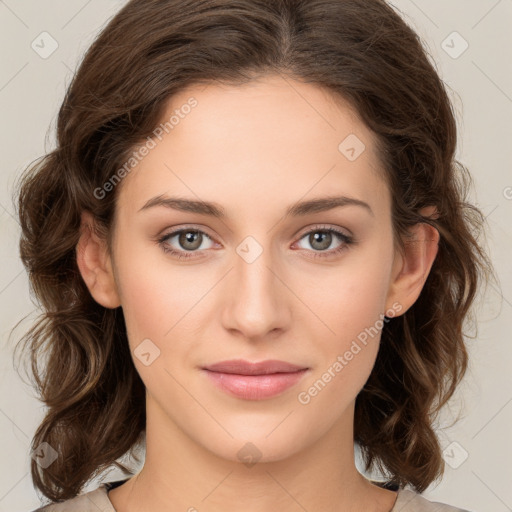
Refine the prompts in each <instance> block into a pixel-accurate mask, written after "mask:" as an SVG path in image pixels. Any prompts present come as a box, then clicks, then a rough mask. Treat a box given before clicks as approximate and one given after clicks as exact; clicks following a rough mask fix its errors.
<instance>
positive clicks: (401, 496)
mask: <svg viewBox="0 0 512 512" xmlns="http://www.w3.org/2000/svg"><path fill="white" fill-rule="evenodd" d="M128 480H129V478H125V479H123V480H114V481H113V482H105V483H103V484H102V485H101V487H100V489H102V491H103V492H104V497H105V499H106V502H107V503H105V505H106V506H108V507H109V508H110V510H108V509H107V510H105V512H117V511H116V509H115V508H114V505H113V503H112V502H111V501H110V498H109V496H108V492H109V491H111V490H112V489H115V488H116V487H119V486H120V485H123V484H124V483H125V482H127V481H128ZM368 481H369V482H370V483H372V484H374V485H377V486H378V487H382V488H384V489H388V490H389V491H393V492H396V494H397V496H396V498H395V502H394V504H393V507H392V508H391V510H389V512H398V510H400V509H401V508H402V507H403V505H405V504H406V503H408V502H409V501H411V499H413V498H414V497H415V496H416V493H414V492H413V491H410V490H408V489H403V488H400V486H399V485H398V484H396V483H394V482H391V481H390V482H381V481H377V480H368ZM398 507H400V509H399V508H398Z"/></svg>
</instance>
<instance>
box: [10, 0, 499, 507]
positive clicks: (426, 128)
mask: <svg viewBox="0 0 512 512" xmlns="http://www.w3.org/2000/svg"><path fill="white" fill-rule="evenodd" d="M270 74H279V75H280V76H282V77H283V78H286V79H294V80H301V81H303V82H309V83H312V84H315V85H316V86H318V87H320V88H323V89H324V90H326V91H328V92H329V93H331V95H332V96H333V97H334V98H342V99H344V100H346V101H348V102H349V104H350V105H351V106H352V107H353V108H354V109H355V111H356V112H357V113H358V114H359V116H360V117H361V119H362V120H363V122H364V123H366V125H367V126H368V127H369V128H370V129H371V130H372V131H373V132H374V134H375V135H376V140H377V145H378V154H379V157H380V163H381V164H382V165H381V167H382V169H381V172H382V176H383V177H384V179H385V180H386V183H387V184H388V186H389V190H390V192H391V196H392V223H393V235H394V238H395V243H396V246H397V247H398V248H399V250H403V248H404V243H407V233H408V232H407V230H408V228H409V227H411V226H413V225H415V224H417V223H418V222H426V223H428V224H430V225H432V226H434V227H435V228H436V229H437V230H438V231H439V233H440V242H439V250H438V254H437V257H436V259H435V261H434V264H433V266H432V269H431V272H430V274H429V276H428V279H427V281H426V283H425V285H424V288H423V290H422V292H421V294H420V296H419V298H418V300H417V301H416V302H415V304H414V305H413V306H412V307H411V308H410V309H409V310H408V311H407V312H405V314H403V315H401V316H398V317H396V318H392V319H391V320H390V321H389V322H387V323H386V325H385V326H384V328H383V331H382V337H381V346H380V350H379V353H378V356H377V360H376V363H375V366H374V368H373V371H372V373H371V375H370V377H369V379H368V381H367V382H366V385H365V386H364V388H363V389H362V390H361V392H360V393H359V395H358V396H357V399H356V408H355V424H354V435H355V441H356V442H357V443H358V445H359V446H360V447H361V449H362V454H363V458H364V462H365V466H366V470H370V469H375V467H378V468H379V470H380V471H382V472H383V473H386V477H387V478H389V481H390V482H391V483H393V484H395V485H396V484H398V485H399V486H402V487H403V486H405V485H406V484H409V485H411V486H413V488H415V489H416V490H417V491H418V492H422V491H423V490H424V489H426V488H427V487H428V486H429V484H430V483H432V482H433V481H434V480H436V479H437V478H439V477H440V476H441V475H442V474H443V470H444V462H443V459H442V455H441V447H440V443H439V440H438V438H437V435H436V431H435V428H434V419H435V417H436V415H437V413H438V412H439V410H440V409H441V407H442V406H443V405H444V404H445V403H447V401H448V400H449V399H450V398H451V397H452V395H453V394H454V391H455V390H456V388H457V386H458V384H459V382H460V381H461V379H462V377H463V376H464V374H465V372H466V369H467V364H468V354H467V351H466V347H465V343H464V336H465V333H464V332H463V326H464V324H465V320H466V318H468V317H472V314H471V313H472V308H470V306H471V305H472V303H473V302H474V299H475V298H476V293H477V289H478V284H479V282H480V281H481V280H483V278H484V277H486V278H490V277H493V276H494V272H493V269H492V264H491V262H490V260H489V259H488V257H487V255H486V253H485V251H484V250H483V246H482V245H481V243H480V242H479V240H478V238H479V235H480V233H481V232H483V229H482V228H483V225H484V222H485V218H484V216H483V215H482V213H481V212H480V210H479V209H478V208H476V207H475V206H473V205H472V204H470V203H469V202H468V200H467V192H468V190H469V184H470V182H471V177H470V175H469V173H468V171H467V169H466V168H465V167H464V166H463V165H462V164H460V163H459V162H458V161H456V160H455V156H454V153H455V149H456V142H457V130H456V120H455V116H454V112H453V109H452V105H451V102H450V99H449V97H448V94H447V91H446V89H445V86H444V83H443V82H442V80H441V79H440V77H439V76H438V74H437V72H436V69H435V67H434V66H433V64H432V63H431V61H430V59H429V56H428V51H427V50H426V49H425V48H424V47H423V44H422V42H421V40H420V38H419V37H418V36H417V34H416V33H415V32H414V31H413V30H412V29H411V28H410V27H409V26H408V25H407V24H406V23H405V21H404V20H403V18H402V16H401V15H400V13H399V12H397V11H396V10H395V9H394V8H393V7H391V6H390V5H388V4H387V3H386V2H384V1H383V0H180V1H178V0H131V1H129V2H127V3H126V5H125V6H124V7H123V8H122V9H121V10H120V11H119V12H118V14H116V15H115V16H114V17H113V18H112V19H111V20H110V21H109V22H108V24H107V25H106V26H105V27H104V28H103V29H102V31H101V33H100V34H99V36H98V37H97V38H96V40H95V42H94V43H93V44H92V46H91V47H90V48H89V49H88V51H87V52H86V54H85V56H84V58H83V60H82V62H81V64H80V66H79V68H78V70H77V72H76V74H75V75H74V78H73V80H72V82H71V84H70V86H69V88H68V90H67V93H66V95H65V98H64V101H63V104H62V106H61V108H60V111H59V114H58V123H57V146H56V149H54V150H53V151H51V152H50V153H48V154H46V155H45V156H43V157H42V158H41V159H39V160H38V161H36V162H34V163H32V164H31V165H30V166H29V167H28V168H27V169H26V171H25V173H24V174H23V175H22V176H21V177H20V183H19V184H18V187H19V192H18V191H17V192H16V193H17V196H16V197H17V201H18V203H17V207H18V214H19V219H20V223H21V227H22V236H21V240H20V251H21V259H22V261H23V263H24V265H25V266H26V268H27V270H28V273H29V277H30V283H31V290H32V291H33V293H34V294H35V295H36V297H37V299H38V300H39V302H40V304H41V306H42V310H43V312H42V314H41V315H40V317H39V318H38V319H37V322H36V323H35V324H34V325H33V326H32V327H31V328H30V330H29V331H28V332H26V333H25V335H24V336H23V338H22V340H21V341H23V342H24V344H23V349H24V352H25V351H26V352H27V354H28V356H29V357H30V361H31V369H32V373H33V375H34V385H35V386H37V390H38V393H39V395H40V399H41V400H42V401H43V402H44V404H45V405H46V406H47V410H46V414H45V417H44V419H43V421H42V423H41V424H40V425H39V427H38V428H37V431H36V432H35V435H34V438H33V441H32V449H33V450H35V449H36V448H37V447H38V446H39V445H40V444H41V443H43V442H47V443H49V444H50V445H51V446H52V447H53V448H54V449H55V450H56V451H57V453H58V458H57V459H56V460H55V461H54V462H53V463H52V464H51V465H49V466H48V467H46V468H44V469H43V468H42V467H41V466H40V465H39V464H38V463H37V462H36V461H35V460H32V462H31V472H32V478H33V481H34V484H35V486H36V487H37V488H38V489H39V490H40V491H42V493H43V494H44V495H45V496H47V497H48V498H50V499H51V500H53V501H60V500H64V499H69V498H71V497H73V496H75V495H77V494H78V493H79V492H80V491H81V490H82V488H83V487H84V486H85V484H86V483H87V482H89V481H90V480H91V479H92V478H93V477H95V476H97V475H98V474H99V473H100V472H101V471H103V470H105V469H107V468H109V467H111V466H112V465H115V466H117V467H119V468H121V469H122V470H123V471H125V472H127V473H128V474H133V472H132V470H131V469H130V468H127V467H125V466H124V465H123V464H121V463H120V462H119V461H118V459H119V458H121V457H122V456H123V455H126V454H127V453H131V451H133V449H134V447H135V446H138V443H139V442H140V441H141V439H142V438H143V435H144V433H145V421H146V417H145V388H144V385H143V383H142V381H141V379H140V377H139V375H138V373H137V371H136V369H135V366H134V364H133V361H132V358H131V354H130V351H129V346H128V340H127V334H126V329H125V323H124V318H123V312H122V309H121V307H119V308H116V309H106V308H104V307H102V306H101V305H99V304H98V303H96V302H95V301H94V300H93V298H92V297H91V295H90V293H89V291H88V289H87V287H86V285H85V283H84V281H83V279H82V277H81V275H80V272H79V270H78V267H77V262H76V253H75V248H76V246H77V242H78V239H79V235H80V229H79V228H80V220H81V212H82V211H84V210H87V211H90V212H92V213H93V215H94V217H95V218H96V220H97V224H98V229H99V230H100V233H101V234H102V236H105V237H106V238H107V240H108V241H109V242H110V240H111V235H112V227H113V224H112V220H113V214H114V210H115V205H116V198H117V197H118V194H119V191H120V189H121V186H122V182H121V183H120V184H119V186H117V187H115V188H114V189H113V190H112V191H110V192H109V193H107V194H102V195H104V196H105V197H102V196H99V194H97V193H96V194H95V193H94V191H95V190H96V191H97V190H98V189H99V188H101V187H103V185H104V184H105V183H106V182H107V181H109V179H110V178H111V177H112V176H113V175H115V174H116V172H117V171H118V170H119V168H120V167H121V166H122V165H123V163H124V162H126V161H127V159H128V158H129V157H130V155H131V153H132V152H133V150H134V148H135V147H136V146H137V144H139V143H140V142H141V141H144V140H145V139H146V138H147V137H148V136H151V134H152V132H153V130H154V129H155V127H156V126H157V125H158V123H159V122H160V120H161V118H162V115H163V113H164V112H165V108H166V104H167V101H168V99H169V98H171V97H172V96H173V95H175V94H176V93H178V92H179V91H181V90H183V89H184V88H186V87H187V86H189V85H196V84H201V83H204V84H208V83H213V82H218V83H227V84H235V85H241V84H244V83H247V82H249V81H251V80H252V79H254V78H257V77H261V76H265V75H270ZM97 196H99V197H97ZM100 197H101V198H100ZM425 206H435V207H436V208H437V212H438V216H437V218H433V217H432V218H431V217H428V218H427V217H423V216H421V215H420V213H419V211H420V209H421V208H423V207H425ZM109 246H110V245H109ZM110 247H111V246H110Z"/></svg>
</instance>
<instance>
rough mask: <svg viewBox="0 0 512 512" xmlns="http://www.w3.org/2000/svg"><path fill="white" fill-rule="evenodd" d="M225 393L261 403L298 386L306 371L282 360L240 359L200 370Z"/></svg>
mask: <svg viewBox="0 0 512 512" xmlns="http://www.w3.org/2000/svg"><path fill="white" fill-rule="evenodd" d="M202 370H203V372H204V373H205V374H206V375H207V376H208V378H209V379H210V380H211V381H212V382H213V384H215V385H216V386H217V387H218V388H220V389H221V390H223V391H224V392H226V393H228V394H230V395H232V396H236V397H238V398H242V399H245V400H264V399H267V398H271V397H274V396H277V395H279V394H281V393H283V392H284V391H285V390H287V389H289V388H291V387H292V386H294V385H295V384H297V383H298V382H299V381H300V380H301V379H302V377H303V376H304V374H305V373H306V372H307V371H308V370H309V368H306V367H303V366H298V365H295V364H291V363H287V362H285V361H278V360H267V361H261V362H256V363H252V362H250V361H244V360H242V359H237V360H231V361H221V362H219V363H215V364H212V365H208V366H206V367H204V368H202Z"/></svg>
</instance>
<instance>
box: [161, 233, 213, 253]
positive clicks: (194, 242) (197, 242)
mask: <svg viewBox="0 0 512 512" xmlns="http://www.w3.org/2000/svg"><path fill="white" fill-rule="evenodd" d="M173 238H176V241H175V244H176V245H173V244H172V243H171V241H172V239H173ZM205 240H210V241H212V239H211V238H210V237H209V236H208V235H207V234H206V233H205V232H204V231H201V230H199V229H192V228H185V229H180V230H177V231H173V232H171V233H167V234H166V235H164V236H162V237H161V238H159V239H158V243H159V244H160V246H161V247H162V249H163V251H164V252H166V253H170V254H172V255H174V256H176V257H177V258H178V259H182V258H191V257H194V254H193V253H194V252H197V251H199V250H204V249H209V248H210V247H204V246H202V245H203V242H204V241H205ZM176 246H178V247H177V248H176Z"/></svg>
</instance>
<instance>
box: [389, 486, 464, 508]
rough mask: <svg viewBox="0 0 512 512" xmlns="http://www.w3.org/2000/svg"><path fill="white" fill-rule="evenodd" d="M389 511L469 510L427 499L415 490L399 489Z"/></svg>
mask: <svg viewBox="0 0 512 512" xmlns="http://www.w3.org/2000/svg"><path fill="white" fill-rule="evenodd" d="M391 512H470V511H469V510H465V509H462V508H457V507H454V506H452V505H445V504H444V503H439V502H437V501H429V500H427V499H426V498H424V497H423V496H421V495H420V494H418V493H417V492H414V491H411V490H409V489H400V490H399V491H398V497H397V499H396V502H395V505H394V507H393V508H392V509H391Z"/></svg>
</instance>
